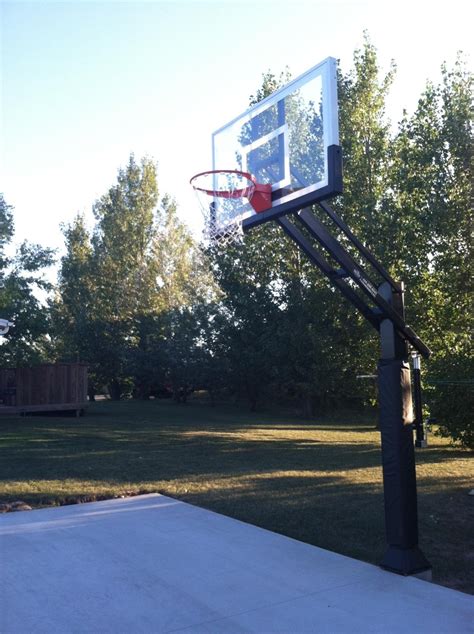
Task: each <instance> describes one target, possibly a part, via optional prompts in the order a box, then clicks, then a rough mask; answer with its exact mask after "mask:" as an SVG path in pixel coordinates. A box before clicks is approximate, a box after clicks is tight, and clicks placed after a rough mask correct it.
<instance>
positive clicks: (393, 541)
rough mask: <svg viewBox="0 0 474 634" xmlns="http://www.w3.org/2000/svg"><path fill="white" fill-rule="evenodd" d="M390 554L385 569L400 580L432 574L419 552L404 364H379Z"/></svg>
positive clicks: (383, 361) (407, 376) (407, 380)
mask: <svg viewBox="0 0 474 634" xmlns="http://www.w3.org/2000/svg"><path fill="white" fill-rule="evenodd" d="M378 388H379V404H380V432H381V437H382V468H383V482H384V498H385V502H384V503H385V531H386V538H387V550H386V552H385V555H384V557H383V560H382V562H381V564H380V565H381V566H382V568H385V569H387V570H390V571H392V572H396V573H398V574H402V575H414V574H418V573H421V572H424V571H426V570H430V569H431V565H430V563H429V561H428V560H427V559H426V557H425V556H424V555H423V553H422V552H421V550H420V549H419V548H418V513H417V494H416V471H415V450H414V446H413V430H412V407H411V380H410V367H409V365H408V362H407V361H404V360H401V359H381V360H380V361H379V365H378Z"/></svg>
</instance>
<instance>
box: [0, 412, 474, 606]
mask: <svg viewBox="0 0 474 634" xmlns="http://www.w3.org/2000/svg"><path fill="white" fill-rule="evenodd" d="M0 431H1V433H0V504H1V503H8V502H14V501H18V500H22V501H23V502H26V503H27V504H29V505H31V506H33V507H40V506H45V505H54V504H65V503H72V502H75V501H89V500H94V499H103V498H108V497H114V496H120V495H129V494H136V493H139V492H140V493H144V492H160V493H164V494H166V495H170V496H172V497H176V498H179V499H181V500H184V501H186V502H190V503H192V504H196V505H198V506H202V507H205V508H208V509H212V510H214V511H217V512H219V513H224V514H226V515H230V516H232V517H236V518H238V519H240V520H243V521H245V522H250V523H251V524H256V525H258V526H262V527H265V528H267V529H270V530H272V531H276V532H279V533H283V534H284V535H288V536H290V537H293V538H295V539H298V540H301V541H305V542H308V543H310V544H315V545H317V546H321V547H322V548H327V549H329V550H334V551H336V552H339V553H342V554H345V555H349V556H351V557H356V558H358V559H362V560H365V561H369V562H373V563H378V561H379V560H380V558H381V556H382V554H383V551H384V543H385V540H384V518H383V493H382V472H381V456H380V440H379V434H378V432H377V431H376V430H374V428H373V421H370V422H367V423H366V424H364V423H363V422H359V423H358V424H351V420H350V419H349V418H348V419H347V421H346V422H344V421H341V420H338V421H337V422H336V421H331V420H325V421H321V422H308V421H305V420H302V419H295V418H284V417H281V416H269V415H259V414H248V413H247V412H246V411H244V410H240V409H239V408H237V407H230V406H229V407H216V408H211V407H207V406H204V405H201V404H190V405H185V406H183V405H175V404H174V403H170V402H166V401H149V402H124V403H111V402H99V403H95V404H92V405H91V406H90V408H89V409H88V412H87V415H86V416H85V417H84V418H80V419H77V418H63V417H51V418H47V417H25V418H7V417H0ZM417 463H418V468H417V471H418V497H419V499H418V501H419V523H420V546H421V548H422V550H423V551H424V553H425V555H426V556H427V557H428V559H429V560H430V561H431V563H432V564H433V568H434V570H433V576H434V580H435V581H437V582H438V583H441V584H443V585H447V586H450V587H453V588H457V589H460V590H463V591H465V592H471V593H474V572H473V571H474V550H473V532H472V527H473V526H474V497H473V496H469V495H468V493H469V490H470V489H472V488H473V487H474V478H473V475H474V473H473V463H472V454H471V453H469V452H467V451H463V450H460V449H455V448H452V447H450V446H449V445H448V443H447V441H446V440H443V439H441V438H437V437H431V438H430V447H429V448H427V449H424V450H418V453H417Z"/></svg>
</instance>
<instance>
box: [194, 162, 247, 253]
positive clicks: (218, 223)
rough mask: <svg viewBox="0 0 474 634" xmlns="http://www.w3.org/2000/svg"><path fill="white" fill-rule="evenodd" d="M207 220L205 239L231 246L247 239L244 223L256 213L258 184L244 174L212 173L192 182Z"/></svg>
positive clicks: (195, 178) (204, 231) (205, 223)
mask: <svg viewBox="0 0 474 634" xmlns="http://www.w3.org/2000/svg"><path fill="white" fill-rule="evenodd" d="M191 185H192V186H193V188H194V191H195V192H196V196H197V198H198V201H199V204H200V207H201V210H202V214H203V217H204V229H203V238H204V240H205V241H206V242H208V243H209V244H211V245H212V244H216V243H218V244H221V245H224V246H227V245H229V244H232V243H234V242H239V241H240V240H241V239H242V237H243V231H242V221H243V220H244V218H246V217H247V216H248V215H250V214H251V213H252V208H251V206H250V205H249V201H250V200H251V199H252V196H253V193H254V191H255V184H254V182H253V180H252V178H251V177H250V175H249V174H246V173H244V172H235V171H232V170H229V171H211V172H204V173H202V174H198V175H196V176H194V177H193V178H192V179H191Z"/></svg>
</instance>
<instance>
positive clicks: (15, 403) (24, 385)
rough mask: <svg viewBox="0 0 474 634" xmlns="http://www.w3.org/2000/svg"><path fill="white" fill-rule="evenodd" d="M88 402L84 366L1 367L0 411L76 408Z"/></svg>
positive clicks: (84, 405)
mask: <svg viewBox="0 0 474 634" xmlns="http://www.w3.org/2000/svg"><path fill="white" fill-rule="evenodd" d="M86 405H87V365H85V364H84V363H54V364H53V363H48V364H43V365H37V366H34V367H30V368H14V369H12V368H0V414H7V413H8V414H10V413H22V412H25V413H26V412H34V411H36V412H39V411H44V412H46V411H55V410H56V411H57V410H76V413H77V414H80V413H82V410H83V409H84V408H85V407H86Z"/></svg>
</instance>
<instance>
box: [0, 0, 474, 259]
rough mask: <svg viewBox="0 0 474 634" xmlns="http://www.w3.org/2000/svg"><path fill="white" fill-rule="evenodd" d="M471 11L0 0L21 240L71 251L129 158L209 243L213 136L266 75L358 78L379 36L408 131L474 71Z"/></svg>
mask: <svg viewBox="0 0 474 634" xmlns="http://www.w3.org/2000/svg"><path fill="white" fill-rule="evenodd" d="M473 13H474V12H473V10H472V9H471V10H470V11H469V9H468V3H467V2H462V1H460V0H451V1H450V2H449V3H446V2H437V1H436V0H433V1H431V2H423V1H418V2H417V1H416V0H412V1H411V2H407V1H405V0H399V1H398V2H396V3H395V2H383V0H378V1H372V0H371V1H362V0H361V1H354V2H350V1H349V0H346V1H345V2H343V1H339V0H331V1H328V2H321V1H319V0H313V1H312V2H303V1H298V0H292V1H291V2H290V1H287V2H279V1H266V0H252V1H244V0H241V1H240V2H226V1H225V0H220V1H219V2H217V1H212V2H201V1H198V0H175V1H174V2H160V1H149V2H117V1H112V0H111V1H108V2H94V1H81V0H71V1H68V2H47V1H43V0H38V1H36V2H22V1H14V2H10V1H5V0H3V2H1V0H0V19H1V31H0V37H1V94H0V105H1V126H0V144H1V145H0V160H1V163H0V169H1V172H0V191H3V193H4V195H5V198H6V200H7V202H8V203H9V204H11V205H13V206H14V207H15V222H16V239H17V240H18V241H20V240H23V239H25V238H27V239H29V240H32V241H36V242H39V243H41V244H43V245H45V246H51V247H55V248H58V247H59V248H60V247H61V245H62V237H61V233H60V229H59V225H60V223H61V222H66V223H67V222H70V221H71V219H72V218H73V217H74V215H75V214H76V213H77V212H85V213H86V216H87V217H88V219H89V220H90V223H91V225H92V214H91V207H92V204H93V203H94V201H95V200H96V199H97V198H98V197H100V196H101V195H102V194H103V193H105V192H106V191H107V189H108V188H109V187H110V186H111V185H112V184H113V183H114V180H115V177H116V174H117V170H118V168H119V167H120V166H122V165H124V164H125V163H126V162H127V159H128V156H129V154H130V152H134V153H135V155H136V156H137V157H141V156H143V155H145V154H146V155H148V156H151V157H153V158H154V159H155V160H156V161H157V162H158V176H159V184H160V190H161V192H162V193H169V194H171V195H172V196H174V197H175V198H176V199H177V202H178V204H179V209H180V214H181V217H182V218H183V220H184V221H185V222H187V224H188V225H189V226H190V227H191V229H193V230H194V231H196V232H197V231H198V229H199V227H200V223H201V221H200V212H199V208H198V206H197V203H196V201H195V199H194V195H193V193H192V192H191V190H190V187H189V185H188V182H189V178H190V177H191V176H192V175H193V174H194V173H196V172H199V171H203V170H205V169H210V168H211V133H212V132H213V131H214V130H216V129H217V128H219V127H220V126H221V125H223V124H225V123H226V122H227V121H229V120H231V119H232V118H233V117H234V116H236V115H238V114H239V113H240V112H242V111H243V110H245V109H246V107H247V105H248V99H249V96H250V95H251V94H252V93H254V92H255V91H256V90H257V89H258V87H259V85H260V83H261V77H262V74H263V73H264V72H266V71H267V70H271V71H273V72H274V73H275V74H279V72H280V71H282V70H284V68H285V67H286V66H288V67H289V69H290V71H291V72H292V74H293V76H296V75H299V74H300V73H302V72H304V71H305V70H307V69H308V68H310V67H312V66H314V65H315V64H317V63H318V62H319V61H321V60H322V59H324V58H326V57H328V56H333V57H336V58H339V59H340V60H341V63H342V68H343V70H344V71H348V70H349V69H350V67H351V61H352V55H353V51H354V49H355V48H357V47H360V46H361V45H362V39H363V31H364V29H367V30H368V31H369V34H370V37H371V40H372V42H373V43H374V44H375V46H376V47H377V49H378V51H379V56H380V62H381V64H382V67H383V68H384V69H388V66H389V63H390V60H391V59H392V58H393V59H394V60H395V61H396V62H397V66H398V72H397V78H396V82H395V85H394V87H393V90H392V94H391V98H390V102H389V115H390V117H391V119H392V120H393V121H397V120H398V119H399V118H400V116H401V114H402V109H403V108H404V107H405V108H407V109H408V110H409V111H412V110H413V109H414V107H415V106H416V101H417V98H418V97H419V95H420V93H421V91H422V90H423V87H424V85H425V82H426V80H427V79H432V80H434V81H438V79H439V69H440V66H441V63H442V62H443V61H445V60H446V61H447V62H448V64H449V65H452V64H453V63H454V59H455V56H456V51H457V50H463V51H465V53H466V54H467V55H468V58H469V59H470V63H471V64H472V54H473V49H472V46H473V45H472V40H473V38H472V34H471V25H472V14H473ZM469 56H470V57H469Z"/></svg>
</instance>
